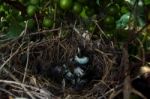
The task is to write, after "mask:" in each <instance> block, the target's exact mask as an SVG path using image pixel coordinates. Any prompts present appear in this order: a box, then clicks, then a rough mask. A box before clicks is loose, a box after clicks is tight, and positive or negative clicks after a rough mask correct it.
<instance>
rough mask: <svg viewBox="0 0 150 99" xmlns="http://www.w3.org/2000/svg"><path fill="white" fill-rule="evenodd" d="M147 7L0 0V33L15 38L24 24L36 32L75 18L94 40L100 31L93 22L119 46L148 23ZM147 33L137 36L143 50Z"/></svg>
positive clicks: (78, 0)
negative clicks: (142, 45) (132, 31)
mask: <svg viewBox="0 0 150 99" xmlns="http://www.w3.org/2000/svg"><path fill="white" fill-rule="evenodd" d="M149 6H150V1H149V0H29V1H26V0H1V2H0V19H1V20H0V32H2V33H3V34H4V35H6V36H7V37H8V38H15V37H18V36H19V35H20V34H21V32H22V31H23V30H24V29H25V27H26V25H27V31H29V32H35V31H40V30H44V29H52V28H57V27H61V25H62V24H66V23H69V24H68V25H70V24H73V23H74V20H77V22H78V25H80V27H84V28H85V30H88V31H89V32H91V33H92V35H93V36H92V37H93V38H94V39H95V37H99V35H100V34H101V32H100V31H98V27H97V26H96V24H94V22H95V21H96V22H97V24H98V25H99V26H100V27H101V28H102V30H103V31H104V33H105V36H107V37H108V38H110V39H112V40H114V41H117V42H118V44H119V47H121V46H122V45H120V43H121V44H122V43H125V42H126V41H127V40H128V39H129V37H130V36H131V35H134V33H130V31H131V30H134V29H137V28H138V29H141V28H143V27H144V26H145V25H146V24H147V23H148V21H149V20H150V17H149V16H150V11H149ZM145 11H147V12H146V13H145ZM93 20H94V22H93ZM135 32H136V31H135ZM148 32H149V31H145V32H144V33H143V32H142V33H140V35H137V36H136V39H140V40H141V41H142V42H143V43H144V48H145V50H146V49H149V47H150V44H149V43H148V41H149V35H146V36H145V34H148ZM66 34H68V33H66ZM143 35H144V36H143ZM98 39H99V38H98Z"/></svg>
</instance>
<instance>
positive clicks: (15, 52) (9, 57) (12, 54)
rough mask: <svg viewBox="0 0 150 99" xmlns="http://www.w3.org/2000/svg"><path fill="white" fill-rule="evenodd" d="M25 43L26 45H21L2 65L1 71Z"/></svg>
mask: <svg viewBox="0 0 150 99" xmlns="http://www.w3.org/2000/svg"><path fill="white" fill-rule="evenodd" d="M23 45H24V43H22V44H21V45H20V46H19V48H18V49H17V50H16V51H15V52H14V53H13V54H12V55H11V56H10V57H9V58H8V59H7V60H6V61H5V62H4V63H3V64H2V65H1V66H0V71H1V70H2V68H3V67H4V66H5V65H6V64H7V63H8V62H9V61H10V60H11V58H12V57H13V56H15V55H16V54H17V53H18V51H19V50H20V48H21V47H22V46H23Z"/></svg>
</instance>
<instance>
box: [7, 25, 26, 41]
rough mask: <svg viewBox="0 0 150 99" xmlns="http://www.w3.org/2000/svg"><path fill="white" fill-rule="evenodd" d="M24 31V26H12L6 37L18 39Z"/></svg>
mask: <svg viewBox="0 0 150 99" xmlns="http://www.w3.org/2000/svg"><path fill="white" fill-rule="evenodd" d="M23 29H24V28H23V27H22V26H20V25H11V26H9V28H8V32H7V34H6V36H7V37H8V38H16V37H18V36H19V35H20V34H21V32H22V31H23Z"/></svg>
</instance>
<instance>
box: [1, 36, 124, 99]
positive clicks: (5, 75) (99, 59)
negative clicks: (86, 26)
mask: <svg viewBox="0 0 150 99" xmlns="http://www.w3.org/2000/svg"><path fill="white" fill-rule="evenodd" d="M25 40H26V39H25ZM79 45H83V46H85V48H86V50H89V51H91V52H92V54H93V57H94V58H93V62H92V65H93V66H94V68H96V69H97V71H96V72H98V73H97V74H99V75H100V79H96V81H95V83H91V85H90V84H89V86H86V88H84V90H82V91H81V92H80V93H78V92H75V91H72V90H70V89H69V88H66V89H65V90H62V89H61V88H62V87H61V85H60V84H57V83H55V81H53V80H51V79H50V78H51V77H47V76H44V75H46V74H47V72H42V74H37V66H39V65H40V66H42V68H43V70H46V69H47V68H49V66H51V64H54V63H55V64H62V63H66V64H67V63H68V61H69V59H70V58H71V57H73V56H74V55H75V54H76V52H77V47H78V46H79ZM0 52H1V56H0V58H1V63H3V64H2V66H1V69H2V71H1V74H2V75H1V76H0V78H1V79H3V80H1V81H0V83H4V85H5V86H3V87H6V86H9V88H8V90H9V93H8V94H10V95H12V96H21V95H24V96H29V97H38V98H40V99H46V97H51V98H52V97H55V98H56V97H57V98H58V97H69V98H86V99H87V98H90V99H93V98H95V97H100V96H103V95H105V94H106V92H107V91H108V90H109V89H111V88H112V87H113V86H114V85H115V84H116V83H118V82H120V81H121V80H122V79H123V77H124V76H123V75H122V74H123V73H122V72H123V69H122V67H119V64H117V63H118V62H120V57H121V54H120V53H121V52H120V51H119V50H116V49H115V47H114V46H113V44H112V42H111V41H109V39H106V38H103V37H101V39H98V40H94V41H93V40H86V39H85V38H83V37H82V36H81V35H78V34H76V33H74V34H73V35H71V36H70V37H68V38H63V39H62V38H60V37H58V36H54V37H51V38H47V39H42V40H40V41H36V42H32V41H29V42H25V41H24V40H23V39H22V40H20V39H17V40H13V41H12V42H9V43H6V44H5V45H4V46H1V48H0ZM4 60H5V61H4ZM45 90H46V91H45ZM4 92H5V91H4ZM50 93H51V94H50ZM108 95H109V94H106V96H108ZM41 97H43V98H41ZM51 98H49V99H51ZM67 99H68V98H67Z"/></svg>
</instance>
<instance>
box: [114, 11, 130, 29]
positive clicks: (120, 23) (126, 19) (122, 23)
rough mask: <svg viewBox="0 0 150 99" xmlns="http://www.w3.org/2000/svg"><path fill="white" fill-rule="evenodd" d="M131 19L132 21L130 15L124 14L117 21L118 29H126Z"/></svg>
mask: <svg viewBox="0 0 150 99" xmlns="http://www.w3.org/2000/svg"><path fill="white" fill-rule="evenodd" d="M129 19H130V13H126V14H123V15H122V16H121V18H120V19H119V20H118V21H116V28H117V29H123V28H126V26H127V25H128V23H129Z"/></svg>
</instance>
